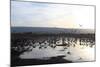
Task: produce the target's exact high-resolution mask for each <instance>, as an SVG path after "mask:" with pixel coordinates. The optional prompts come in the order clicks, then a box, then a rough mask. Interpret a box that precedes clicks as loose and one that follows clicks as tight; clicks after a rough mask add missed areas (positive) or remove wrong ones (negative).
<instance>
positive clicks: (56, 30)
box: [11, 27, 95, 34]
mask: <svg viewBox="0 0 100 67" xmlns="http://www.w3.org/2000/svg"><path fill="white" fill-rule="evenodd" d="M11 32H12V33H23V32H32V33H73V34H74V33H75V34H94V33H95V32H94V30H92V29H70V28H67V29H66V28H49V27H11Z"/></svg>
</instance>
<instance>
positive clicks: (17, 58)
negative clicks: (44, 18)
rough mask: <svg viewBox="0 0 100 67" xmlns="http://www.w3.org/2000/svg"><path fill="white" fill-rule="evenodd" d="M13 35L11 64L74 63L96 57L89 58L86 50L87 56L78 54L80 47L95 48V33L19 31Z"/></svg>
mask: <svg viewBox="0 0 100 67" xmlns="http://www.w3.org/2000/svg"><path fill="white" fill-rule="evenodd" d="M11 36H12V37H11V66H27V65H42V64H57V63H72V62H77V61H80V62H82V61H92V60H94V57H92V59H91V58H89V56H88V55H87V53H86V51H84V54H86V56H85V55H79V56H77V53H78V52H79V51H80V52H79V53H80V54H81V50H80V49H82V50H84V49H85V48H87V47H88V48H89V49H91V48H93V49H94V46H95V38H94V36H95V35H94V34H85V35H82V34H78V35H75V34H72V35H71V34H61V35H58V34H54V35H53V34H52V35H50V34H49V35H47V34H41V35H40V34H39V35H37V34H30V33H28V34H24V33H23V34H22V33H17V34H11ZM82 52H83V51H82ZM89 55H90V53H89ZM91 55H93V54H91ZM85 57H86V58H85ZM84 58H85V59H84ZM88 58H89V59H88ZM73 59H74V60H73Z"/></svg>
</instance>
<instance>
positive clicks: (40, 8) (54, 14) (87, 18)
mask: <svg viewBox="0 0 100 67" xmlns="http://www.w3.org/2000/svg"><path fill="white" fill-rule="evenodd" d="M93 11H94V10H93V8H92V7H90V6H89V7H87V6H86V7H85V6H74V5H64V4H47V3H36V2H22V1H21V2H20V1H11V24H12V26H32V27H64V28H80V27H79V24H81V25H82V26H83V27H82V28H94V21H93V20H94V14H93Z"/></svg>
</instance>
